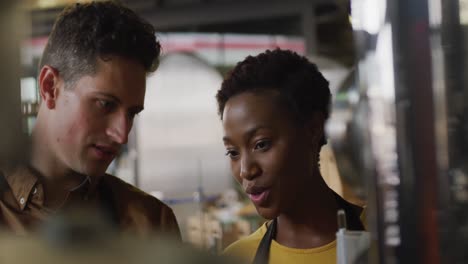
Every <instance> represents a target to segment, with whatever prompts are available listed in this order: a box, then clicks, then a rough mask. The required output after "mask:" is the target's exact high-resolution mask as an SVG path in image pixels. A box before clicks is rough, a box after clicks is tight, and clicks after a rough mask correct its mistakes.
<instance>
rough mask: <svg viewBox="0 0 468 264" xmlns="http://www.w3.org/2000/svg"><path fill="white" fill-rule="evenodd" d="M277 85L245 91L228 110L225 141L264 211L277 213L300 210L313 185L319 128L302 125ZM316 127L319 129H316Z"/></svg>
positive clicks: (237, 170) (263, 213)
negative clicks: (283, 101)
mask: <svg viewBox="0 0 468 264" xmlns="http://www.w3.org/2000/svg"><path fill="white" fill-rule="evenodd" d="M278 96H279V95H278V94H276V93H274V91H262V92H258V93H251V92H244V93H241V94H239V95H236V96H234V97H232V98H230V99H229V100H228V101H227V103H226V105H225V108H224V111H223V128H224V137H223V141H224V145H225V147H226V150H227V152H226V155H227V156H228V157H229V158H230V159H231V170H232V173H233V175H234V177H235V178H236V180H237V181H238V182H239V183H240V184H241V185H242V187H243V189H244V190H245V192H246V193H247V194H248V196H249V197H250V199H251V200H252V202H253V203H254V205H255V207H256V208H257V211H258V213H259V214H260V215H261V216H262V217H264V218H266V219H272V218H275V217H277V216H278V215H280V214H282V213H286V212H287V211H288V210H294V206H295V205H296V204H297V200H295V199H297V197H303V196H302V195H301V194H303V193H304V192H310V191H313V186H311V185H310V184H311V183H312V185H313V180H312V174H313V170H314V168H316V167H317V162H316V159H315V157H317V151H319V147H318V144H317V142H318V140H315V138H320V137H318V136H315V134H321V129H320V132H317V131H312V132H311V129H308V128H307V127H308V126H301V125H297V124H296V123H295V122H294V121H293V120H292V118H291V114H290V113H289V112H288V111H287V110H286V108H285V107H284V106H282V104H279V100H278ZM312 130H313V129H312Z"/></svg>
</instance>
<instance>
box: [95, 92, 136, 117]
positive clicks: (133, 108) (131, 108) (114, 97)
mask: <svg viewBox="0 0 468 264" xmlns="http://www.w3.org/2000/svg"><path fill="white" fill-rule="evenodd" d="M96 94H99V95H101V96H105V97H108V98H111V99H112V100H114V101H116V102H117V103H119V104H121V103H122V101H121V100H120V99H119V98H118V97H116V96H114V95H112V94H108V93H104V92H96ZM143 109H145V108H144V107H143V106H142V105H136V106H132V107H130V109H129V112H132V113H136V114H138V113H140V112H141V111H143Z"/></svg>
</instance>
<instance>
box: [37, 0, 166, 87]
mask: <svg viewBox="0 0 468 264" xmlns="http://www.w3.org/2000/svg"><path fill="white" fill-rule="evenodd" d="M160 51H161V46H160V44H159V42H158V41H157V40H156V35H155V29H154V27H153V26H152V25H151V24H149V23H147V22H145V21H143V20H142V19H141V18H139V17H138V16H137V15H136V14H135V13H134V12H133V11H132V10H130V9H128V8H126V7H124V6H122V5H121V4H118V3H115V2H111V1H106V2H91V3H86V4H74V5H71V6H69V7H67V8H65V9H64V10H63V11H62V13H61V14H60V15H59V17H58V18H57V20H56V21H55V24H54V27H53V29H52V32H51V34H50V36H49V39H48V42H47V46H46V48H45V50H44V53H43V55H42V59H41V63H40V67H39V69H41V68H42V67H43V66H44V65H49V66H51V67H53V68H55V69H57V70H58V71H59V73H60V75H61V77H62V78H63V79H64V80H65V82H66V83H73V82H74V81H76V80H77V79H79V78H80V77H82V76H84V75H88V74H94V73H95V72H96V64H97V59H98V58H100V59H103V60H106V59H108V58H109V56H121V57H125V58H128V59H133V60H135V61H136V62H138V63H140V64H141V65H142V66H143V67H144V68H145V70H146V72H147V73H149V72H153V71H154V70H156V68H157V66H158V60H159V55H160Z"/></svg>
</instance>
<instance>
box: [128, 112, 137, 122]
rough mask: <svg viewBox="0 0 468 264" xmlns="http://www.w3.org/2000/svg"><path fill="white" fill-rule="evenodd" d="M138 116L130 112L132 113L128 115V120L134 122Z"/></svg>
mask: <svg viewBox="0 0 468 264" xmlns="http://www.w3.org/2000/svg"><path fill="white" fill-rule="evenodd" d="M138 114H139V113H135V112H130V113H128V118H129V119H130V120H133V119H135V117H136V116H137V115H138Z"/></svg>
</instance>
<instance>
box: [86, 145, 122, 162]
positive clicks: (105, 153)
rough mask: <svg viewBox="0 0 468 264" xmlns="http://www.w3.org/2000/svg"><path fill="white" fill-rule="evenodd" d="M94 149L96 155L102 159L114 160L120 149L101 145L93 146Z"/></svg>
mask: <svg viewBox="0 0 468 264" xmlns="http://www.w3.org/2000/svg"><path fill="white" fill-rule="evenodd" d="M92 147H93V150H94V153H95V154H96V156H98V158H100V159H106V160H107V159H113V158H114V157H115V156H117V154H118V148H116V147H112V146H108V145H101V144H93V145H92Z"/></svg>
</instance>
